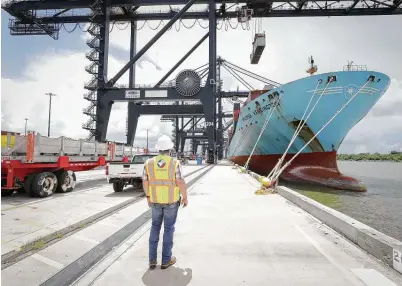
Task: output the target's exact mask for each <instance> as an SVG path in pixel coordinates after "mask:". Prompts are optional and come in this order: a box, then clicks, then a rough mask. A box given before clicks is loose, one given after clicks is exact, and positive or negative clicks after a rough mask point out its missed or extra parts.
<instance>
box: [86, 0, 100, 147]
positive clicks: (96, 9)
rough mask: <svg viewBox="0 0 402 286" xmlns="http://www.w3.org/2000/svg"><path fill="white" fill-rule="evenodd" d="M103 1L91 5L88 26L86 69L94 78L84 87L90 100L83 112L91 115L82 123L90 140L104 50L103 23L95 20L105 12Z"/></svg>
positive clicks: (93, 126)
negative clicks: (101, 44) (101, 46)
mask: <svg viewBox="0 0 402 286" xmlns="http://www.w3.org/2000/svg"><path fill="white" fill-rule="evenodd" d="M102 7H103V1H102V0H96V1H94V3H93V4H92V5H91V6H90V8H91V11H92V13H91V17H90V20H91V26H90V27H89V28H88V31H87V32H88V34H90V35H91V36H92V38H90V39H88V40H87V42H86V43H87V45H88V47H89V48H91V50H90V51H89V52H87V53H86V54H85V56H86V58H87V59H88V60H89V61H90V62H91V63H90V64H89V65H88V66H86V67H85V71H86V72H87V73H89V74H90V75H91V76H92V78H91V80H90V81H88V82H87V83H85V86H84V88H85V89H88V90H89V92H88V93H86V94H84V99H86V100H88V101H89V106H88V107H86V108H84V109H83V110H82V112H83V113H84V114H85V115H88V116H89V119H88V120H87V122H85V123H84V124H83V125H82V128H83V129H85V130H88V131H89V135H88V137H87V139H88V140H92V139H94V137H95V122H96V104H97V89H98V80H99V75H98V70H99V67H100V66H101V65H102V63H101V62H100V61H99V53H101V52H102V49H101V48H100V40H101V35H100V29H101V24H99V23H97V22H96V21H95V19H96V17H98V16H101V15H102V13H103V10H102Z"/></svg>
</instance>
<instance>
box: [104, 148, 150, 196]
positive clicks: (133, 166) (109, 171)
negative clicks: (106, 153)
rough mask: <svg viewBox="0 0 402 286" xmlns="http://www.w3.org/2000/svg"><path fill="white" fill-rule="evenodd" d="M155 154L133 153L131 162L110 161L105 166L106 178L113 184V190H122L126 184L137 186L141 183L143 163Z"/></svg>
mask: <svg viewBox="0 0 402 286" xmlns="http://www.w3.org/2000/svg"><path fill="white" fill-rule="evenodd" d="M156 155H157V154H137V155H134V157H133V159H132V160H131V162H112V163H108V164H107V166H106V179H107V182H108V183H111V184H113V190H114V191H115V192H121V191H123V188H124V187H125V186H127V185H133V187H134V188H139V187H141V185H142V173H143V171H144V164H145V162H146V161H147V160H148V159H149V158H153V157H155V156H156Z"/></svg>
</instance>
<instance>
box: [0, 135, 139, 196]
mask: <svg viewBox="0 0 402 286" xmlns="http://www.w3.org/2000/svg"><path fill="white" fill-rule="evenodd" d="M2 136H8V138H7V140H4V141H7V142H11V141H13V142H14V146H12V147H11V148H10V146H8V148H3V146H2V158H1V194H2V196H9V195H12V194H13V193H14V192H15V191H18V192H25V193H27V194H28V195H29V196H32V197H39V198H45V197H48V196H51V195H53V194H54V193H55V192H59V193H67V192H71V191H72V190H73V189H74V187H75V185H76V175H75V172H79V171H87V170H92V169H94V168H97V167H102V166H106V164H107V163H108V162H128V161H129V160H130V157H132V156H133V147H127V146H124V145H123V144H117V143H113V142H109V143H98V142H86V141H84V140H74V139H69V138H65V137H59V138H49V137H44V136H41V135H40V134H35V133H34V132H29V133H28V134H27V135H26V136H25V135H19V134H7V135H2ZM11 139H12V140H11ZM2 145H3V144H2ZM3 149H6V150H3Z"/></svg>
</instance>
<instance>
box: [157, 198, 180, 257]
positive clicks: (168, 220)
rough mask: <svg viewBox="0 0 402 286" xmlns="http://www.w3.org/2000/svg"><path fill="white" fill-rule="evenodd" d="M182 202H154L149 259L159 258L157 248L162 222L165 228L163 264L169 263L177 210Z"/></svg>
mask: <svg viewBox="0 0 402 286" xmlns="http://www.w3.org/2000/svg"><path fill="white" fill-rule="evenodd" d="M179 206H180V203H179V202H176V203H173V204H170V205H169V204H152V205H151V208H152V228H151V234H150V235H149V261H150V262H152V261H156V260H157V249H158V242H159V233H160V231H161V227H162V222H163V223H164V226H165V230H164V233H163V248H162V264H167V263H168V262H169V261H170V259H171V258H172V248H173V233H174V229H175V227H174V226H175V223H176V218H177V211H178V210H179Z"/></svg>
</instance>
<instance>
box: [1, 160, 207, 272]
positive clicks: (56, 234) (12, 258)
mask: <svg viewBox="0 0 402 286" xmlns="http://www.w3.org/2000/svg"><path fill="white" fill-rule="evenodd" d="M191 166H194V167H196V165H191ZM206 167H208V165H206V166H202V167H201V168H197V169H196V170H194V171H191V172H188V173H186V174H185V175H184V177H185V178H188V177H190V176H191V175H193V174H195V173H197V172H200V171H202V170H203V169H205V168H206ZM77 193H78V192H77ZM71 195H74V192H72V193H69V194H68V196H71ZM143 198H144V196H143V194H138V195H137V196H135V197H133V198H130V199H127V200H124V201H123V202H121V203H118V204H116V205H113V206H111V207H109V208H107V209H104V210H102V211H100V212H97V213H95V214H93V215H91V216H89V217H86V218H84V219H81V220H79V221H76V222H75V223H72V224H67V226H65V227H62V228H60V229H56V230H54V231H53V232H49V233H47V234H42V235H39V236H36V237H35V239H31V240H28V241H27V242H25V243H24V244H22V245H21V246H20V247H18V248H15V249H13V250H11V251H8V252H6V253H4V254H2V257H1V263H2V269H4V268H6V267H9V266H10V265H12V264H14V263H16V262H18V261H20V260H21V259H23V258H25V257H26V256H29V255H32V254H33V253H35V252H38V251H39V250H41V249H44V248H45V247H47V246H48V245H50V244H52V243H55V242H58V241H60V240H62V239H64V238H65V237H66V236H68V235H71V234H72V233H74V232H76V231H79V230H82V229H83V228H85V227H88V226H90V225H92V224H94V223H96V222H98V221H100V220H102V219H104V218H106V217H108V216H110V215H112V214H114V213H116V212H118V211H120V210H122V209H124V208H126V207H128V206H130V205H132V204H134V203H136V202H138V201H140V200H142V199H143ZM55 199H57V198H56V197H55ZM41 202H44V201H43V200H38V201H34V202H30V203H28V204H34V203H41ZM26 205H27V204H24V205H23V207H25V206H26ZM15 208H18V206H16V207H15ZM10 209H12V208H10ZM7 210H9V209H7ZM15 223H17V222H15ZM28 237H29V234H28ZM38 245H40V247H38Z"/></svg>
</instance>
